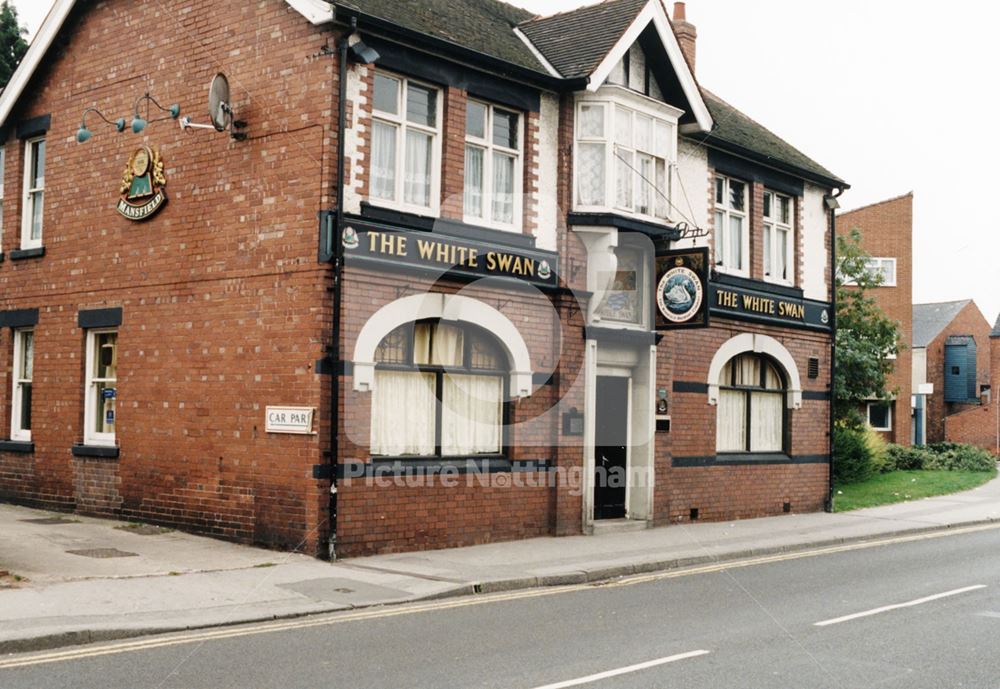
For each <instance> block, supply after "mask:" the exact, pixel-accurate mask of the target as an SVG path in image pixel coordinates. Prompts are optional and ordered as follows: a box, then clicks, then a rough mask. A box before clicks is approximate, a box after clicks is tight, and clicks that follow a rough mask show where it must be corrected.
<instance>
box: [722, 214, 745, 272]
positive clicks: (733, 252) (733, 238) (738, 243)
mask: <svg viewBox="0 0 1000 689" xmlns="http://www.w3.org/2000/svg"><path fill="white" fill-rule="evenodd" d="M727 244H728V247H727V253H728V261H727V262H726V265H727V266H728V267H729V268H736V269H740V268H742V267H743V218H741V217H739V216H735V215H732V216H730V217H729V241H728V242H727Z"/></svg>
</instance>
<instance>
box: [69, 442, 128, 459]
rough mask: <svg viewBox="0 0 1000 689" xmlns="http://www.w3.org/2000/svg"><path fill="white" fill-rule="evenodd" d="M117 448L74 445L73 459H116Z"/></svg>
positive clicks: (112, 446)
mask: <svg viewBox="0 0 1000 689" xmlns="http://www.w3.org/2000/svg"><path fill="white" fill-rule="evenodd" d="M118 453H119V448H118V446H117V445H74V446H73V456H74V457H104V458H106V459H117V458H118Z"/></svg>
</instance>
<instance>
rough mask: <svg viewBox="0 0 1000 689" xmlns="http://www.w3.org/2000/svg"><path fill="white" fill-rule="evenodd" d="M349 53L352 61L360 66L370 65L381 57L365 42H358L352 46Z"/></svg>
mask: <svg viewBox="0 0 1000 689" xmlns="http://www.w3.org/2000/svg"><path fill="white" fill-rule="evenodd" d="M348 52H349V53H350V56H351V60H353V61H354V62H357V63H358V64H360V65H370V64H372V63H374V62H375V61H376V60H378V59H379V58H380V57H381V55H379V54H378V51H377V50H375V49H374V48H372V47H371V46H370V45H368V44H367V43H365V42H364V41H358V42H357V43H355V44H354V45H352V46H351V47H350V48H348Z"/></svg>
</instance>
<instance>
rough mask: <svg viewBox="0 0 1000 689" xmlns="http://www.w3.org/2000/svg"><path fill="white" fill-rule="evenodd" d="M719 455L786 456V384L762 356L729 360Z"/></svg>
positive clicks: (725, 369) (721, 388)
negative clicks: (771, 453)
mask: <svg viewBox="0 0 1000 689" xmlns="http://www.w3.org/2000/svg"><path fill="white" fill-rule="evenodd" d="M717 414H718V416H717V419H716V452H719V453H725V452H783V451H784V448H785V382H784V378H783V376H782V374H781V372H780V371H779V370H778V368H777V366H775V364H774V363H773V362H772V361H771V360H770V359H768V358H767V357H765V356H762V355H760V354H741V355H739V356H736V357H734V358H732V359H730V360H729V362H727V363H726V365H725V366H724V367H723V369H722V373H721V375H720V376H719V406H718V411H717Z"/></svg>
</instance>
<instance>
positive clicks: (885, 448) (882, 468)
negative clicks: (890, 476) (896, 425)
mask: <svg viewBox="0 0 1000 689" xmlns="http://www.w3.org/2000/svg"><path fill="white" fill-rule="evenodd" d="M864 436H865V445H866V446H867V447H868V453H869V454H870V455H871V462H872V469H873V470H874V472H875V473H877V474H884V473H886V472H889V471H893V470H894V469H895V468H896V465H895V463H894V462H893V461H892V460H891V459H890V457H889V443H888V442H887V441H886V439H885V438H884V437H882V434H881V433H879V432H878V431H876V430H873V429H872V428H871V426H865V429H864Z"/></svg>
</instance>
